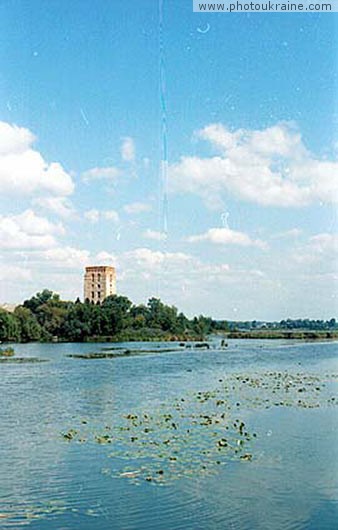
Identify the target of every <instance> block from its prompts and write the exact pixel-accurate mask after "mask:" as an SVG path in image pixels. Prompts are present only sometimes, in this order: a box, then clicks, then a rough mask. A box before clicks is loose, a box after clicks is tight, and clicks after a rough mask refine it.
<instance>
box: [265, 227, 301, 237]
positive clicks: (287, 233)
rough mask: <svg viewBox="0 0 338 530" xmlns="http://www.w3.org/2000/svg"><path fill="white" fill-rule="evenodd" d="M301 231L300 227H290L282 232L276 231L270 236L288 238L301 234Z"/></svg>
mask: <svg viewBox="0 0 338 530" xmlns="http://www.w3.org/2000/svg"><path fill="white" fill-rule="evenodd" d="M302 233H303V231H302V230H301V229H300V228H290V230H285V231H284V232H278V233H277V234H274V235H273V236H272V237H273V239H289V238H297V237H299V236H301V235H302Z"/></svg>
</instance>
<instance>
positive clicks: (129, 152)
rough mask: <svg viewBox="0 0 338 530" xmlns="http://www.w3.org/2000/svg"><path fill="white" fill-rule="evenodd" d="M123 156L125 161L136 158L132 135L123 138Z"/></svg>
mask: <svg viewBox="0 0 338 530" xmlns="http://www.w3.org/2000/svg"><path fill="white" fill-rule="evenodd" d="M121 157H122V160H124V162H133V161H134V160H135V143H134V140H133V139H132V138H131V137H130V136H127V137H126V138H123V140H122V145H121Z"/></svg>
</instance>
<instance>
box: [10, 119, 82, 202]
mask: <svg viewBox="0 0 338 530" xmlns="http://www.w3.org/2000/svg"><path fill="white" fill-rule="evenodd" d="M34 141H35V137H34V135H33V134H32V133H31V131H29V130H28V129H25V128H23V127H18V126H16V125H12V124H9V123H6V122H0V186H1V192H2V194H6V195H15V196H31V195H33V194H34V195H35V194H41V193H44V194H48V195H52V196H54V197H65V196H68V195H70V194H71V193H72V192H73V190H74V183H73V181H72V178H71V176H70V175H69V174H68V173H67V172H66V171H65V170H64V169H63V167H62V166H61V165H60V164H59V163H58V162H52V163H48V162H46V161H45V160H44V158H43V157H42V155H41V154H40V153H39V152H38V151H37V150H35V149H33V147H32V145H33V144H34Z"/></svg>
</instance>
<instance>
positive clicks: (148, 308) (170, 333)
mask: <svg viewBox="0 0 338 530" xmlns="http://www.w3.org/2000/svg"><path fill="white" fill-rule="evenodd" d="M211 329H212V319H211V318H207V317H204V316H202V315H201V316H199V317H194V318H193V319H188V318H187V317H186V316H185V315H184V314H183V313H181V312H178V310H177V308H176V307H174V306H168V305H165V304H164V303H163V302H161V300H159V299H158V298H150V299H149V301H148V303H147V304H146V305H144V304H140V305H134V304H133V303H132V302H131V301H130V300H129V299H128V298H127V297H126V296H117V295H114V296H109V297H107V298H106V299H105V300H104V301H103V302H102V303H101V304H93V303H90V302H89V301H88V300H87V301H85V302H81V301H80V300H79V299H77V300H76V301H75V302H69V301H63V300H61V299H60V296H59V295H58V294H56V293H53V292H52V291H49V290H47V289H45V290H43V291H42V292H40V293H37V294H36V295H35V296H33V297H32V298H30V299H29V300H25V302H24V303H23V304H22V305H20V306H18V307H16V308H15V310H14V312H12V313H10V312H8V311H5V310H3V309H1V310H0V341H2V342H8V341H14V342H29V341H51V340H61V341H69V342H85V341H91V340H169V339H178V340H186V339H192V340H193V339H197V340H200V339H202V338H203V337H204V336H205V335H206V334H208V333H210V332H211Z"/></svg>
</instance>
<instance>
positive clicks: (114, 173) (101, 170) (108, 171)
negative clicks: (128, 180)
mask: <svg viewBox="0 0 338 530" xmlns="http://www.w3.org/2000/svg"><path fill="white" fill-rule="evenodd" d="M120 173H121V172H120V170H119V169H118V168H116V167H113V166H109V167H93V168H92V169H88V170H87V171H85V172H84V173H83V174H82V179H83V181H84V182H87V183H88V182H91V181H93V180H106V181H110V182H113V183H115V182H116V180H117V178H118V177H119V175H120Z"/></svg>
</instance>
